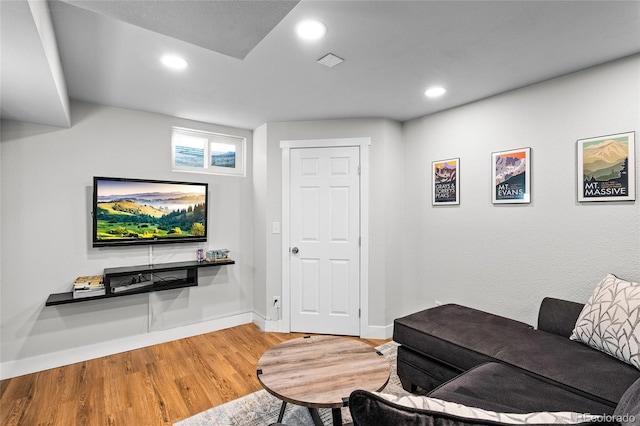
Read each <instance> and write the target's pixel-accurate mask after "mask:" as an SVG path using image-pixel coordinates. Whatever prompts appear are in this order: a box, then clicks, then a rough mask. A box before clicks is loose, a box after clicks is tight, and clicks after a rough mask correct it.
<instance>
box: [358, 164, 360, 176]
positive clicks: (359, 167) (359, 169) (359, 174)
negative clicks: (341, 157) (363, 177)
mask: <svg viewBox="0 0 640 426" xmlns="http://www.w3.org/2000/svg"><path fill="white" fill-rule="evenodd" d="M358 176H360V166H358Z"/></svg>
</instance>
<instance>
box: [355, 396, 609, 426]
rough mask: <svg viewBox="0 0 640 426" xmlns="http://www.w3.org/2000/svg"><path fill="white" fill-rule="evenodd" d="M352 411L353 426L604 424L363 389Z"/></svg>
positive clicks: (563, 415) (582, 415)
mask: <svg viewBox="0 0 640 426" xmlns="http://www.w3.org/2000/svg"><path fill="white" fill-rule="evenodd" d="M349 410H350V411H351V416H352V418H353V421H354V426H369V425H370V426H373V425H376V426H380V425H389V426H391V425H394V426H395V425H414V426H458V425H513V424H530V425H531V424H537V425H549V424H580V425H594V424H601V423H599V422H598V418H597V417H594V416H591V415H589V414H585V413H572V412H558V413H551V412H541V413H526V414H510V413H500V412H494V411H489V410H482V409H478V408H474V407H467V406H464V405H461V404H456V403H452V402H448V401H443V400H439V399H435V398H430V397H424V396H404V397H396V396H393V395H385V394H378V393H375V392H367V391H363V390H356V391H354V392H353V393H351V396H350V397H349Z"/></svg>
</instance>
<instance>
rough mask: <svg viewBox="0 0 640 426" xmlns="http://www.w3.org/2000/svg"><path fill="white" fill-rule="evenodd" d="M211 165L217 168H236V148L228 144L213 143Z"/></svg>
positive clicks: (211, 146)
mask: <svg viewBox="0 0 640 426" xmlns="http://www.w3.org/2000/svg"><path fill="white" fill-rule="evenodd" d="M210 149H211V165H212V166H216V167H230V168H232V169H233V168H235V167H236V146H235V145H231V144H226V143H216V142H212V143H211V145H210Z"/></svg>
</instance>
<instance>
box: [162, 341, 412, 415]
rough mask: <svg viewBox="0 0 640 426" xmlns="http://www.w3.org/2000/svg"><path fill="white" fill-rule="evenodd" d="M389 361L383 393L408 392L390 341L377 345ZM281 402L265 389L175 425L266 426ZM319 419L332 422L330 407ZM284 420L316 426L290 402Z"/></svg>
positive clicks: (346, 410) (345, 412) (346, 412)
mask: <svg viewBox="0 0 640 426" xmlns="http://www.w3.org/2000/svg"><path fill="white" fill-rule="evenodd" d="M376 349H377V350H378V351H379V352H381V353H382V354H383V355H384V356H385V358H386V359H387V361H389V367H390V377H389V383H388V384H387V386H386V387H385V388H384V389H383V390H382V392H385V393H389V394H392V395H408V392H406V391H405V390H404V389H402V385H401V384H400V379H399V378H398V375H397V374H396V357H397V354H398V344H397V343H395V342H388V343H385V344H384V345H381V346H378V347H377V348H376ZM281 406H282V401H281V400H279V399H278V398H276V397H275V396H273V395H271V394H270V393H268V392H267V391H265V390H260V391H258V392H254V393H252V394H250V395H247V396H245V397H242V398H238V399H235V400H233V401H230V402H227V403H226V404H222V405H218V406H217V407H213V408H210V409H209V410H206V411H203V412H201V413H198V414H196V415H195V416H191V417H189V418H187V419H185V420H182V421H180V422H178V423H175V424H174V425H175V426H266V425H270V424H271V423H275V422H276V421H277V420H278V414H279V413H280V407H281ZM319 411H320V418H321V419H322V421H323V422H324V424H325V425H327V426H330V425H332V417H331V409H322V408H321V409H320V410H319ZM342 420H343V423H351V415H350V413H349V408H343V409H342ZM282 423H285V424H287V425H290V426H307V425H310V426H311V425H313V420H312V419H311V415H310V414H309V410H308V409H307V408H305V407H301V406H298V405H293V404H287V409H286V411H285V414H284V417H283V419H282Z"/></svg>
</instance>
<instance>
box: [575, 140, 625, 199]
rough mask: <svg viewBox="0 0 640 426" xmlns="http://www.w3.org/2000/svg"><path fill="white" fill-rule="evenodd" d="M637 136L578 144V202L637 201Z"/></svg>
mask: <svg viewBox="0 0 640 426" xmlns="http://www.w3.org/2000/svg"><path fill="white" fill-rule="evenodd" d="M634 139H635V133H634V132H631V133H619V134H616V135H609V136H600V137H596V138H590V139H580V140H578V201H633V200H635V199H636V191H635V180H636V179H635V140H634Z"/></svg>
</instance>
